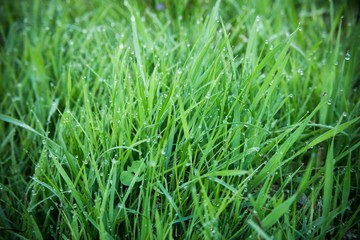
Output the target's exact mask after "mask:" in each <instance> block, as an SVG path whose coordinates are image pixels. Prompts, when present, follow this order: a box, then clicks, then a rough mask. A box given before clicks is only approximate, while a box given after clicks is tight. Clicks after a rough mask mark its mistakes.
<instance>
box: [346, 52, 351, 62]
mask: <svg viewBox="0 0 360 240" xmlns="http://www.w3.org/2000/svg"><path fill="white" fill-rule="evenodd" d="M350 58H351V55H350V53H349V51H347V53H346V54H345V60H346V61H349V60H350Z"/></svg>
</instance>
